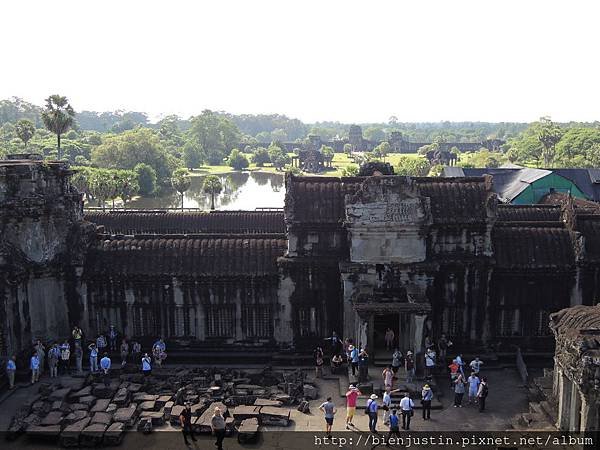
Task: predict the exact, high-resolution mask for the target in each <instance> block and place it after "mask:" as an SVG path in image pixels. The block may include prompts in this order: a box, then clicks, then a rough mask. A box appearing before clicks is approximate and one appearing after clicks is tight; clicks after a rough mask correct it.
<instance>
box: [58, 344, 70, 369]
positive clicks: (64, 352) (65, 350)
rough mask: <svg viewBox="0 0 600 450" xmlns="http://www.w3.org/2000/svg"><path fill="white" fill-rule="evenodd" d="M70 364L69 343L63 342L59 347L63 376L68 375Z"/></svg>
mask: <svg viewBox="0 0 600 450" xmlns="http://www.w3.org/2000/svg"><path fill="white" fill-rule="evenodd" d="M70 362H71V345H70V344H69V341H64V342H63V343H62V344H61V346H60V367H61V373H62V374H63V375H68V374H69V369H70Z"/></svg>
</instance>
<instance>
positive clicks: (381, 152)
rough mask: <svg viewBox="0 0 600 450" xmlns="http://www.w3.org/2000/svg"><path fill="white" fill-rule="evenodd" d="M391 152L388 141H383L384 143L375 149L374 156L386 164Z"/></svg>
mask: <svg viewBox="0 0 600 450" xmlns="http://www.w3.org/2000/svg"><path fill="white" fill-rule="evenodd" d="M390 150H391V147H390V143H389V142H387V141H383V142H382V143H380V144H379V145H378V146H377V147H375V148H374V149H373V154H374V155H375V156H376V157H377V158H381V160H382V161H383V162H385V158H386V156H387V155H388V153H390Z"/></svg>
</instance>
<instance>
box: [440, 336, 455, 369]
mask: <svg viewBox="0 0 600 450" xmlns="http://www.w3.org/2000/svg"><path fill="white" fill-rule="evenodd" d="M451 346H452V342H450V341H449V340H448V338H446V335H445V334H442V336H441V337H440V339H439V340H438V350H439V351H440V362H441V363H442V364H446V354H447V352H448V347H451Z"/></svg>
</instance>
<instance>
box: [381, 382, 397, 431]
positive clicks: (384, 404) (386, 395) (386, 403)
mask: <svg viewBox="0 0 600 450" xmlns="http://www.w3.org/2000/svg"><path fill="white" fill-rule="evenodd" d="M394 392H400V389H394V390H393V391H392V390H391V388H389V387H386V388H385V391H384V392H383V398H382V400H381V409H383V423H384V424H385V425H387V424H388V419H389V416H390V411H391V410H392V394H393V393H394Z"/></svg>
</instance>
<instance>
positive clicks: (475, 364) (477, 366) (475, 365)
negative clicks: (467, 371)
mask: <svg viewBox="0 0 600 450" xmlns="http://www.w3.org/2000/svg"><path fill="white" fill-rule="evenodd" d="M482 364H483V361H481V360H480V359H479V356H477V357H476V358H475V359H474V360H473V361H471V364H469V367H470V368H471V370H472V371H473V373H474V374H475V375H479V371H480V370H481V365H482Z"/></svg>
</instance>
